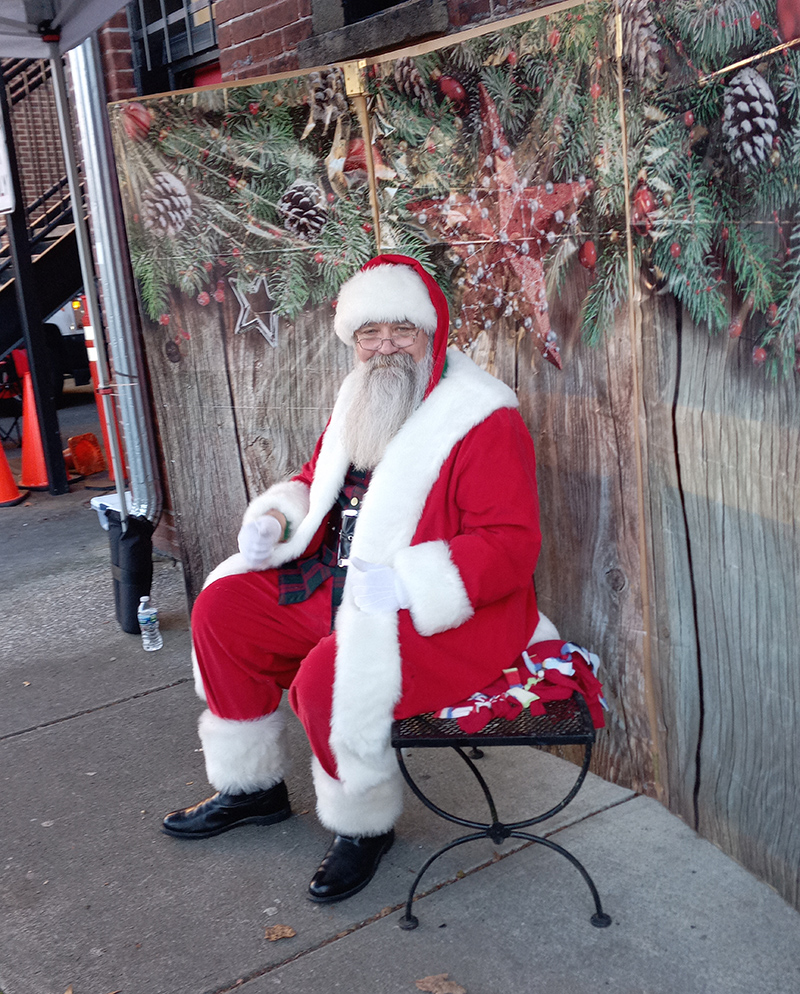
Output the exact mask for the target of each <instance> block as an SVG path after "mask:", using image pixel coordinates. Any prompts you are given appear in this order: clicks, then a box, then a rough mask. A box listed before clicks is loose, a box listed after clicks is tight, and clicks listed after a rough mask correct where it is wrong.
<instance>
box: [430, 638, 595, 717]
mask: <svg viewBox="0 0 800 994" xmlns="http://www.w3.org/2000/svg"><path fill="white" fill-rule="evenodd" d="M599 666H600V660H599V659H598V657H597V656H596V655H595V654H594V653H593V652H590V651H589V650H588V649H584V648H582V647H581V646H579V645H576V644H575V643H574V642H562V641H561V639H554V640H552V641H548V642H537V643H536V644H535V645H529V646H528V648H527V649H526V650H525V651H524V652H523V653H522V655H521V656H520V658H519V660H518V662H517V663H516V664H515V665H514V666H512V667H510V668H509V669H507V670H503V676H502V677H500V678H499V679H497V680H495V681H494V683H491V684H489V686H488V687H485V688H484V689H483V690H482V691H481V692H479V693H477V694H473V695H472V696H471V697H469V698H467V700H465V701H460V702H459V703H458V704H455V705H453V707H449V708H442V710H441V711H437V712H436V715H435V717H436V718H454V719H455V720H456V721H457V722H458V725H459V727H460V728H462V729H463V730H464V731H465V732H467V733H469V734H474V733H475V732H479V731H480V730H481V729H482V728H485V727H486V725H488V724H489V722H490V721H491V720H492V718H505V719H507V720H508V721H513V720H514V719H515V718H517V717H519V715H520V714H521V713H522V711H523V709H524V708H529V709H530V713H531V714H533V715H537V714H544V713H545V704H546V702H547V701H563V700H566V699H567V698H569V697H571V696H572V694H573V693H574V692H575V691H576V690H577V691H578V693H580V694H582V695H583V697H584V699H585V700H586V704H587V705H588V708H589V714H590V715H591V717H592V723H593V725H594V727H595V728H602V727H603V726H604V725H605V720H604V718H603V711H604V710H606V711H607V710H608V705H607V704H606V701H605V699H604V697H603V685H602V684H601V683H600V681H599V680H598V679H597V671H598V669H599Z"/></svg>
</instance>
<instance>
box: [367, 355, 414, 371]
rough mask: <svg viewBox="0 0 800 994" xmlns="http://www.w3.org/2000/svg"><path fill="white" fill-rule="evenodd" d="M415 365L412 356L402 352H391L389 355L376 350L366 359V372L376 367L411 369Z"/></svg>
mask: <svg viewBox="0 0 800 994" xmlns="http://www.w3.org/2000/svg"><path fill="white" fill-rule="evenodd" d="M415 366H416V363H415V362H414V360H413V358H412V357H411V356H410V355H406V354H405V353H403V352H393V353H391V354H390V355H382V354H381V353H380V352H378V353H376V354H375V355H374V356H373V357H372V358H371V359H369V360H368V361H367V372H368V373H369V372H372V371H373V370H377V369H413V368H414V367H415Z"/></svg>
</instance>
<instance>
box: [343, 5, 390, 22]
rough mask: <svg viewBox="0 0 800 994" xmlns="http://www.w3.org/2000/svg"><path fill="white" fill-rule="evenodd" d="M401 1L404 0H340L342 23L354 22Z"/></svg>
mask: <svg viewBox="0 0 800 994" xmlns="http://www.w3.org/2000/svg"><path fill="white" fill-rule="evenodd" d="M401 3H405V0H342V12H343V13H344V23H345V24H355V22H356V21H363V20H364V18H365V17H371V16H372V14H378V13H380V11H382V10H388V9H389V8H390V7H397V6H398V5H399V4H401Z"/></svg>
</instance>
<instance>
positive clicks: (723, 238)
mask: <svg viewBox="0 0 800 994" xmlns="http://www.w3.org/2000/svg"><path fill="white" fill-rule="evenodd" d="M729 235H730V231H728V229H727V228H723V229H722V240H723V242H727V240H728V236H729Z"/></svg>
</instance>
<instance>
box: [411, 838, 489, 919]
mask: <svg viewBox="0 0 800 994" xmlns="http://www.w3.org/2000/svg"><path fill="white" fill-rule="evenodd" d="M485 838H486V832H475V833H474V834H473V835H464V836H462V837H461V838H460V839H455V840H454V841H453V842H449V843H448V844H447V845H446V846H442V848H441V849H438V850H437V851H436V852H435V853H434V854H433V856H431V857H429V858H428V859H427V860H426V861H425V864H424V866H423V867H422V869H421V870H420V871H419V873H418V874H417V875H416V877H415V878H414V883H413V884H412V885H411V890H410V891H409V892H408V900H407V901H406V910H405V913H404V914H403V917H402V918H401V919H400V928H402V929H404V930H405V931H406V932H409V931H410V930H411V929H412V928H416V927H417V925H419V919H418V918H417V917H415V916H414V915H412V914H411V905H412V904H413V902H414V894H415V893H416V890H417V887H418V886H419V882H420V880H422V878H423V876H424V875H425V873H426V871H427V869H428V867H429V866H430V865H431V864H432V863H434V862H435V861H436V860H437V859H438V858H439V857H440V856H444V854H445V853H446V852H448V851H449V850H450V849H455V847H456V846H460V845H463V843H465V842H472V841H473V840H475V839H485Z"/></svg>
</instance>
